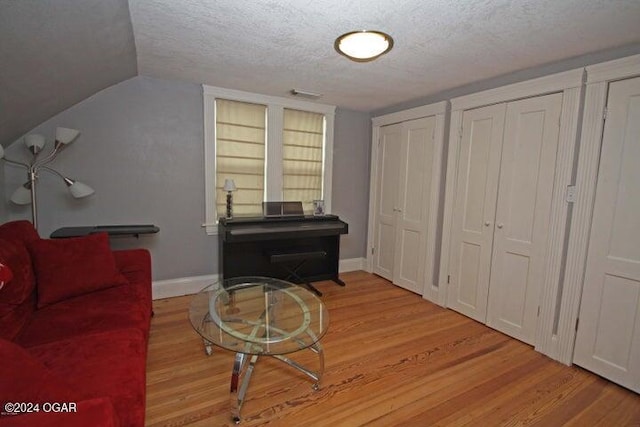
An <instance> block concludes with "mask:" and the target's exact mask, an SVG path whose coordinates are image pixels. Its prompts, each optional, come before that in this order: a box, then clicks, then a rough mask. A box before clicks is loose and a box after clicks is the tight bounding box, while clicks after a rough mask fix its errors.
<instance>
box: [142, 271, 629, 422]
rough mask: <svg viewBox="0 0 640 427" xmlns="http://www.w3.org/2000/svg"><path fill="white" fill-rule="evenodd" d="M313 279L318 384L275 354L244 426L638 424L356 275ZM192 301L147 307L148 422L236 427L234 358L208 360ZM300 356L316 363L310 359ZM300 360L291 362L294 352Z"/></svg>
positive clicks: (396, 291)
mask: <svg viewBox="0 0 640 427" xmlns="http://www.w3.org/2000/svg"><path fill="white" fill-rule="evenodd" d="M341 277H342V278H343V279H344V280H345V282H346V283H347V286H346V287H345V288H342V287H339V286H337V285H335V284H333V283H332V282H320V283H318V284H317V286H318V288H319V289H320V290H321V291H322V292H323V293H324V296H323V300H324V302H325V304H326V305H327V307H328V309H329V313H330V317H331V320H330V321H331V324H330V328H329V331H328V332H327V334H326V335H325V337H324V338H323V339H322V345H323V346H324V349H325V361H326V362H325V363H326V367H325V376H324V379H323V387H322V389H321V390H319V391H317V392H316V391H313V390H312V388H311V380H310V379H309V378H307V377H305V376H303V375H302V374H301V373H299V372H298V371H296V370H293V369H291V368H290V367H288V366H286V365H285V364H283V363H282V362H280V361H277V360H274V359H272V358H263V359H260V360H259V361H258V363H257V365H256V369H255V372H254V374H253V377H252V381H251V384H250V386H249V389H248V392H247V400H246V402H245V405H244V407H243V408H242V416H243V421H242V423H241V425H243V426H247V427H248V426H259V425H269V426H296V427H297V426H349V427H351V426H362V425H367V426H436V425H455V426H502V425H543V426H560V425H571V426H607V427H609V426H630V425H633V426H640V396H638V395H637V394H634V393H632V392H630V391H628V390H626V389H624V388H622V387H619V386H617V385H615V384H613V383H610V382H608V381H606V380H604V379H602V378H600V377H598V376H596V375H594V374H591V373H589V372H587V371H585V370H582V369H580V368H578V367H567V366H564V365H562V364H560V363H557V362H554V361H553V360H551V359H549V358H547V357H546V356H543V355H542V354H540V353H537V352H535V351H534V350H533V349H532V348H531V347H530V346H528V345H526V344H523V343H521V342H519V341H516V340H514V339H511V338H509V337H507V336H505V335H503V334H501V333H499V332H496V331H494V330H492V329H489V328H488V327H486V326H484V325H482V324H480V323H477V322H475V321H473V320H470V319H468V318H466V317H464V316H462V315H460V314H457V313H455V312H453V311H451V310H447V309H443V308H441V307H438V306H436V305H434V304H431V303H429V302H427V301H425V300H423V299H422V298H421V297H420V296H418V295H415V294H412V293H410V292H408V291H404V290H403V289H401V288H398V287H396V286H393V285H391V284H390V283H389V282H387V281H385V280H383V279H381V278H379V277H377V276H374V275H371V274H367V273H363V272H354V273H347V274H344V275H341ZM189 301H190V297H189V296H187V297H179V298H170V299H165V300H158V301H155V302H154V310H155V317H154V318H153V321H152V325H151V339H150V343H149V358H148V363H147V415H146V421H147V425H148V426H226V425H233V423H232V422H231V419H230V412H229V407H230V406H229V378H230V373H231V368H232V363H233V356H234V355H233V354H232V353H231V352H228V351H224V350H220V349H215V350H214V351H215V353H214V354H213V355H212V356H206V355H205V354H204V351H203V346H202V341H201V340H200V338H199V337H198V335H197V334H196V333H195V332H194V331H193V330H192V328H191V325H190V323H189V320H188V317H187V311H188V305H189ZM297 355H298V357H297V360H299V361H301V362H303V363H306V364H309V365H310V366H312V367H315V366H317V365H314V363H317V361H316V358H315V357H314V356H315V355H314V354H313V353H311V352H307V351H305V352H300V353H297ZM294 357H296V356H294Z"/></svg>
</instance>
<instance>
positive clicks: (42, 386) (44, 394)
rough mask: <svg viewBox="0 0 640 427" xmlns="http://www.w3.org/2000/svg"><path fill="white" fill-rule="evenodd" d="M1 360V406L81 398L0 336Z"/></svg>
mask: <svg viewBox="0 0 640 427" xmlns="http://www.w3.org/2000/svg"><path fill="white" fill-rule="evenodd" d="M0 360H1V361H2V378H1V379H0V404H1V405H2V406H0V408H4V404H5V403H7V402H34V403H43V402H54V401H55V402H62V401H71V400H74V399H76V400H77V399H79V398H82V397H83V395H82V394H81V393H80V392H76V391H74V390H73V389H72V388H71V387H69V385H68V384H66V383H65V381H64V380H63V379H62V378H63V377H61V376H59V375H57V374H55V373H54V372H52V371H50V370H49V369H47V368H46V367H45V366H44V365H43V364H42V362H41V361H40V360H38V359H37V358H35V357H34V356H32V355H31V354H29V352H28V351H27V350H25V349H24V348H22V347H20V346H19V345H16V344H14V343H12V342H10V341H6V340H3V339H0Z"/></svg>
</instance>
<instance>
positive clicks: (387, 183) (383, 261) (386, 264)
mask: <svg viewBox="0 0 640 427" xmlns="http://www.w3.org/2000/svg"><path fill="white" fill-rule="evenodd" d="M380 132H381V135H380V146H379V148H378V153H379V155H378V171H379V172H378V173H379V179H378V182H377V187H378V189H377V192H376V193H377V195H378V197H377V200H376V224H375V237H374V241H375V253H374V257H373V260H374V262H373V272H374V273H376V274H378V275H380V276H382V277H384V278H385V279H387V280H393V262H394V259H395V240H396V198H397V194H398V185H399V180H398V178H399V171H400V146H401V144H402V126H401V125H400V124H397V125H391V126H383V127H381V128H380Z"/></svg>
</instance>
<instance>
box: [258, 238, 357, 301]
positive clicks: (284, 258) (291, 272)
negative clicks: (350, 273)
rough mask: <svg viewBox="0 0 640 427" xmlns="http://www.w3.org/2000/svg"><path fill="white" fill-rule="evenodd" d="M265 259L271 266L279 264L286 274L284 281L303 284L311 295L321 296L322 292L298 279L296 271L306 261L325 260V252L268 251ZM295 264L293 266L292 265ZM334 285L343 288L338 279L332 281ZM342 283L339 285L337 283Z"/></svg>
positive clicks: (310, 250) (304, 250)
mask: <svg viewBox="0 0 640 427" xmlns="http://www.w3.org/2000/svg"><path fill="white" fill-rule="evenodd" d="M266 255H267V257H268V258H269V263H271V264H279V265H281V266H282V268H284V270H285V271H286V272H287V274H288V276H287V277H286V278H285V279H284V280H291V279H293V280H295V281H296V282H299V283H303V284H305V285H306V286H307V288H309V289H310V290H311V291H312V292H313V293H315V294H316V295H318V296H319V297H321V296H322V292H320V291H319V290H318V288H316V287H315V286H313V285H312V284H311V283H310V282H309V281H307V280H305V279H304V278H303V277H300V275H299V274H298V271H300V268H301V267H302V266H303V265H304V264H306V262H307V261H309V260H312V259H320V258H325V257H326V256H327V252H325V251H322V250H312V249H306V248H299V249H288V250H280V251H270V252H267V254H266ZM294 263H295V264H294ZM334 280H336V283H338V284H340V285H341V286H344V285H345V284H344V282H342V280H340V279H334ZM338 281H339V282H342V283H339V282H338Z"/></svg>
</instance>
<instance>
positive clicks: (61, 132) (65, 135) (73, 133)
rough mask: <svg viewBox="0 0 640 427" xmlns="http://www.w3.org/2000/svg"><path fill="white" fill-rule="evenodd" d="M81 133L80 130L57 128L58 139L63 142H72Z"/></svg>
mask: <svg viewBox="0 0 640 427" xmlns="http://www.w3.org/2000/svg"><path fill="white" fill-rule="evenodd" d="M78 135H80V131H79V130H76V129H69V128H57V129H56V141H58V142H59V143H61V144H65V145H66V144H70V143H72V142H73V140H74V139H76V138H77V137H78Z"/></svg>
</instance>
